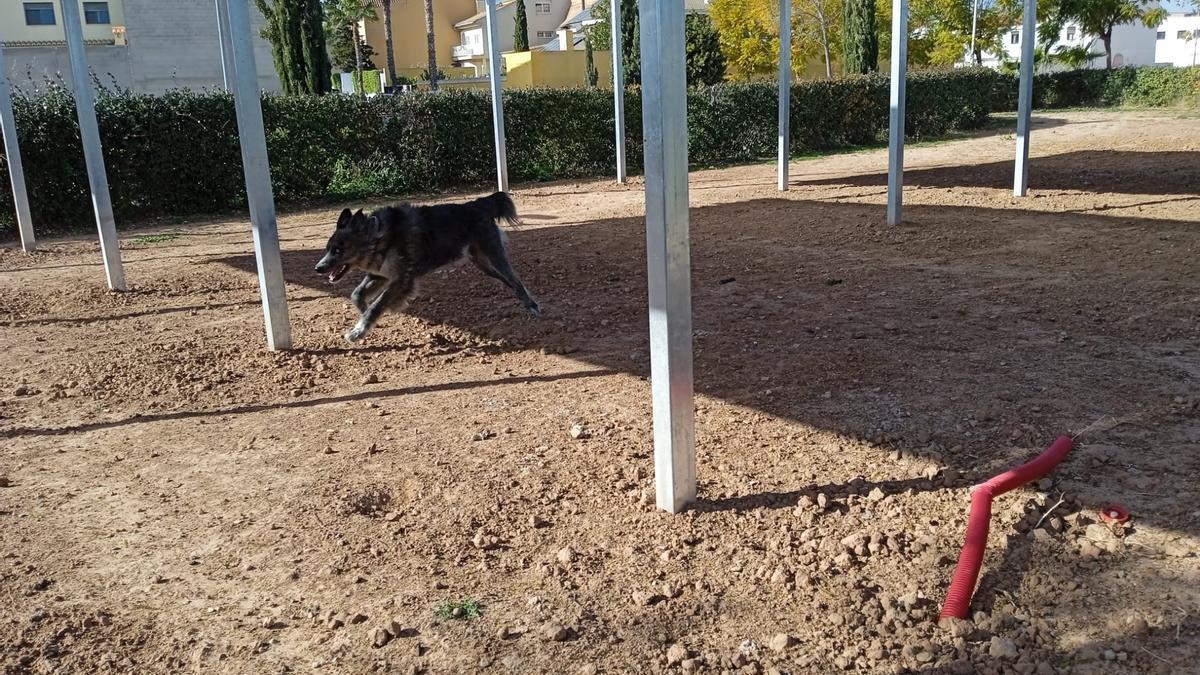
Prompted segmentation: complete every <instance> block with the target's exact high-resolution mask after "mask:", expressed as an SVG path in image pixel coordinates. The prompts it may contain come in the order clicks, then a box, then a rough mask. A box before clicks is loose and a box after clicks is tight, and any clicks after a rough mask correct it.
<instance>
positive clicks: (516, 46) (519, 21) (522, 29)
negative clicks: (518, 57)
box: [513, 0, 529, 52]
mask: <svg viewBox="0 0 1200 675" xmlns="http://www.w3.org/2000/svg"><path fill="white" fill-rule="evenodd" d="M513 23H514V24H515V25H514V26H513V51H518V52H527V51H529V17H528V16H527V15H526V14H525V0H518V1H517V16H516V19H515V20H514V22H513Z"/></svg>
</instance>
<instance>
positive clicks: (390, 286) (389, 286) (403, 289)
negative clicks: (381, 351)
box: [346, 276, 413, 342]
mask: <svg viewBox="0 0 1200 675" xmlns="http://www.w3.org/2000/svg"><path fill="white" fill-rule="evenodd" d="M412 289H413V283H412V279H411V278H409V277H407V276H406V277H404V278H402V279H387V280H385V281H384V285H383V289H382V290H380V291H379V295H377V296H375V300H374V301H372V302H371V304H370V305H369V306H368V307H367V309H366V311H364V312H363V313H362V316H361V317H359V319H358V323H357V324H355V325H354V328H351V329H350V331H349V332H348V333H346V339H347V340H349V341H350V342H358V341H359V340H361V339H363V336H365V335H366V334H367V332H368V331H370V330H371V328H372V327H374V326H375V322H376V321H378V320H379V317H380V316H381V315H382V314H383V312H384V311H385V310H387V309H388V308H389V307H391V306H393V305H396V306H400V305H403V303H404V302H406V301H407V300H408V296H409V295H410V294H412Z"/></svg>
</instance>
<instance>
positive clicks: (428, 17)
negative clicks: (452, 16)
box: [425, 0, 438, 91]
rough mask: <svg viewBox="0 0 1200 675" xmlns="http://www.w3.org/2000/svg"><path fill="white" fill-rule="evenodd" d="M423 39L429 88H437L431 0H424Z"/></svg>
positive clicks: (435, 46) (435, 49)
mask: <svg viewBox="0 0 1200 675" xmlns="http://www.w3.org/2000/svg"><path fill="white" fill-rule="evenodd" d="M425 40H426V45H427V49H428V51H429V88H430V89H433V90H435V91H436V90H437V88H438V67H437V45H436V44H435V42H434V36H433V0H425Z"/></svg>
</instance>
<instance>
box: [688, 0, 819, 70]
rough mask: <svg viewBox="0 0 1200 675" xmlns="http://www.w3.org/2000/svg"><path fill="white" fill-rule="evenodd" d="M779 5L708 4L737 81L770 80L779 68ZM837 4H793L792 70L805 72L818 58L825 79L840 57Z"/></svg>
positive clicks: (808, 0)
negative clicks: (835, 60) (754, 78)
mask: <svg viewBox="0 0 1200 675" xmlns="http://www.w3.org/2000/svg"><path fill="white" fill-rule="evenodd" d="M778 7H779V3H778V2H776V1H775V0H713V3H712V5H711V11H712V20H713V23H714V24H715V25H716V27H717V30H718V32H719V33H720V37H721V51H722V52H723V53H724V54H725V58H726V59H728V60H729V62H730V64H731V65H732V66H733V68H734V70H735V71H737V73H738V74H739V75H741V76H742V77H747V78H753V77H757V76H766V75H770V74H773V73H775V72H776V71H777V69H778V67H779V9H778ZM841 15H842V7H841V0H793V7H792V59H791V63H792V70H793V71H794V72H797V73H800V72H804V70H805V68H806V67H807V65H808V61H809V60H810V59H811V58H814V57H816V56H818V55H819V56H820V58H821V60H822V62H823V64H824V66H825V75H826V77H833V61H834V58H835V57H836V56H837V55H838V54H839V53H840V52H841V40H840V38H841V21H842V18H841Z"/></svg>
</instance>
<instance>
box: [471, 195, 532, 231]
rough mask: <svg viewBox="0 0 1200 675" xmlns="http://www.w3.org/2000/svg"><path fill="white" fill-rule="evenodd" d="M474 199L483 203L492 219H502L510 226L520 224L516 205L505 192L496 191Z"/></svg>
mask: <svg viewBox="0 0 1200 675" xmlns="http://www.w3.org/2000/svg"><path fill="white" fill-rule="evenodd" d="M476 201H477V202H478V203H480V204H481V205H483V207H484V208H485V209H486V210H487V212H488V214H489V215H490V216H491V217H492V219H494V220H503V221H504V222H506V223H508V225H509V226H510V227H515V226H517V225H520V224H521V219H520V217H519V216H518V215H517V205H516V204H513V200H512V197H509V196H508V193H507V192H496V193H494V194H491V195H488V196H487V197H481V198H480V199H477V200H476Z"/></svg>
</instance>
